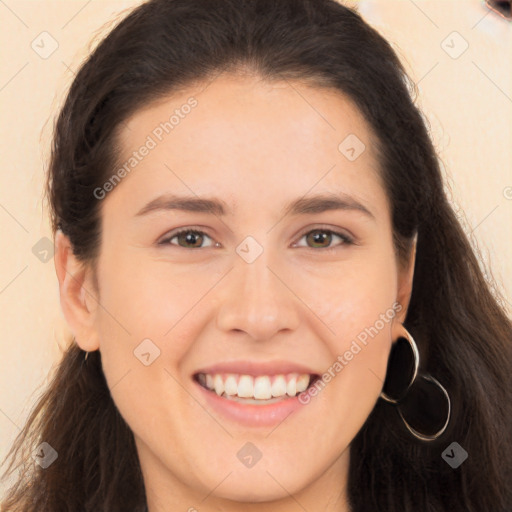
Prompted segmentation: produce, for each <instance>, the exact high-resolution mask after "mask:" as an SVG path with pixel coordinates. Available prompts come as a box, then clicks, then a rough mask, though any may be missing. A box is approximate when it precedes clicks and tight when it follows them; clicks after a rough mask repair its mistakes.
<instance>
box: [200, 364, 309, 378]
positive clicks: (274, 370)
mask: <svg viewBox="0 0 512 512" xmlns="http://www.w3.org/2000/svg"><path fill="white" fill-rule="evenodd" d="M198 373H207V374H210V375H214V374H216V373H234V374H239V375H253V376H258V375H280V374H287V373H298V374H300V375H302V374H306V373H307V374H310V375H318V372H315V371H314V370H312V369H311V368H309V367H308V366H306V365H303V364H300V363H293V362H291V361H259V362H258V361H248V360H243V361H242V360H241V361H229V362H228V361H224V362H219V363H216V364H212V365H210V366H204V367H203V368H200V369H199V370H196V371H195V372H194V375H197V374H198Z"/></svg>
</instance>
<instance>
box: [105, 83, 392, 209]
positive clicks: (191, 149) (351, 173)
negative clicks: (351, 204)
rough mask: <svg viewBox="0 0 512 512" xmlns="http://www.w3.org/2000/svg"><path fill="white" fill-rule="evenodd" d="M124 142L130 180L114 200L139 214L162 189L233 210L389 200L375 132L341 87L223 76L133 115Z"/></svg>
mask: <svg viewBox="0 0 512 512" xmlns="http://www.w3.org/2000/svg"><path fill="white" fill-rule="evenodd" d="M118 140H119V143H120V147H121V159H120V162H118V167H119V166H122V165H124V167H125V169H126V170H128V173H126V174H128V176H126V177H125V178H123V183H121V186H118V187H116V190H114V191H113V192H110V194H111V196H113V197H114V196H116V195H121V194H129V195H131V196H132V199H133V200H134V202H135V203H136V205H134V208H135V206H137V205H138V206H140V205H141V201H142V200H143V199H148V198H149V197H150V196H151V195H152V194H153V195H154V193H155V192H156V191H163V190H164V189H167V190H168V189H172V190H173V191H177V189H179V191H181V192H183V193H187V194H188V195H191V194H197V195H201V194H203V193H204V194H205V195H222V196H223V197H224V198H225V199H226V201H227V202H228V204H232V205H235V206H236V205H237V204H239V203H240V201H247V200H251V199H253V200H256V199H257V194H258V193H259V192H261V193H263V194H265V195H266V197H267V198H269V196H271V195H272V192H273V191H274V192H275V198H276V200H277V199H279V197H282V194H283V191H285V190H286V191H287V192H289V194H290V195H291V196H296V195H297V194H299V195H305V194H307V193H308V191H309V190H311V191H314V192H323V191H331V192H337V191H338V190H339V189H341V190H342V191H345V192H352V193H353V194H355V195H359V197H364V196H365V195H367V196H368V198H370V200H371V201H372V202H374V201H375V199H376V198H375V197H374V196H375V193H377V192H380V193H381V195H382V193H383V190H382V187H381V186H380V185H381V183H380V172H379V169H378V161H377V156H376V153H375V149H374V143H373V141H374V140H375V139H374V135H373V133H372V131H371V128H370V126H369V125H368V124H367V122H366V121H365V119H364V118H363V116H362V115H361V113H360V112H359V111H358V109H357V108H356V107H355V105H354V104H353V103H352V102H351V101H350V100H349V99H348V98H347V97H346V96H345V95H343V94H342V93H340V92H339V91H337V90H334V89H327V88H320V87H315V86H313V85H305V84H304V83H297V82H290V81H279V82H267V81H263V80H261V79H259V78H256V77H252V76H243V77H241V76H236V75H221V76H219V77H217V78H216V79H215V80H213V81H212V82H211V83H209V84H204V83H203V84H199V85H196V86H191V87H190V88H187V89H186V90H184V91H181V92H179V93H174V94H172V95H169V96H168V97H165V98H162V99H160V100H158V101H157V102H155V103H153V104H151V105H148V106H147V107H146V108H143V109H140V110H139V111H137V112H135V114H133V115H132V116H131V117H130V118H129V119H128V120H127V121H126V122H125V123H124V124H123V127H122V129H121V131H120V133H119V138H118ZM144 146H146V147H148V148H150V149H149V150H144V151H143V152H144V154H145V155H144V156H143V157H140V154H139V155H137V156H134V155H135V154H136V153H141V151H140V150H141V149H143V147H144ZM135 160H136V161H135ZM130 161H131V163H130ZM127 164H128V165H127ZM121 189H123V191H124V192H121ZM313 189H314V190H313ZM139 198H140V200H139ZM283 199H284V198H283ZM377 199H378V198H377ZM382 199H384V198H382V197H381V200H382Z"/></svg>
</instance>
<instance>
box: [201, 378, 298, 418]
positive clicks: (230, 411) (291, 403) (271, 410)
mask: <svg viewBox="0 0 512 512" xmlns="http://www.w3.org/2000/svg"><path fill="white" fill-rule="evenodd" d="M195 385H196V386H198V387H199V390H200V391H201V393H202V394H203V396H204V397H205V399H206V400H207V402H208V404H209V405H210V407H211V408H212V409H214V410H215V411H217V412H219V413H220V414H221V415H222V416H224V417H226V418H228V419H230V420H231V421H235V422H237V423H240V424H243V425H246V426H249V427H269V426H274V425H277V424H279V423H282V422H283V421H284V420H285V419H286V418H287V417H288V416H290V415H291V414H292V413H294V412H295V411H297V409H300V408H301V407H304V405H303V404H301V403H300V402H299V399H298V395H297V396H294V397H289V398H285V399H283V400H282V401H280V402H274V403H272V404H267V405H254V404H243V403H241V402H235V401H234V400H228V399H227V398H222V397H221V396H219V395H217V393H215V392H214V391H209V390H208V389H206V388H204V387H203V386H201V384H199V383H197V382H195Z"/></svg>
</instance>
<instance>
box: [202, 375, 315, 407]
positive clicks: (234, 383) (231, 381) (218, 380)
mask: <svg viewBox="0 0 512 512" xmlns="http://www.w3.org/2000/svg"><path fill="white" fill-rule="evenodd" d="M318 378H319V375H317V374H307V373H304V374H298V373H288V374H279V375H258V376H252V375H245V374H236V373H216V374H207V373H196V374H195V375H194V380H195V381H196V382H197V383H198V384H199V385H200V386H202V387H203V388H204V389H207V390H208V391H210V392H212V393H215V394H216V395H217V396H220V397H221V398H225V399H227V400H232V401H235V402H240V403H244V404H251V405H254V404H256V405H267V404H272V403H275V402H281V401H283V400H287V399H290V398H294V397H296V396H297V395H299V394H300V393H302V392H303V391H306V390H307V389H308V388H310V387H311V386H312V385H313V384H314V383H315V382H316V381H317V380H318Z"/></svg>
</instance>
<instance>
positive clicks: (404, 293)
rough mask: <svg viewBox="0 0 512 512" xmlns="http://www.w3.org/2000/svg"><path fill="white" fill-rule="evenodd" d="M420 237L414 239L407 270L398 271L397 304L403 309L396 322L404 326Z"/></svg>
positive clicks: (397, 315)
mask: <svg viewBox="0 0 512 512" xmlns="http://www.w3.org/2000/svg"><path fill="white" fill-rule="evenodd" d="M417 240H418V235H417V234H416V236H415V237H414V240H413V243H412V246H411V256H410V258H409V262H408V264H407V267H406V268H403V267H401V268H400V269H399V271H398V291H397V299H396V300H397V302H398V303H400V305H401V306H402V308H401V309H400V311H399V312H398V313H397V314H396V316H395V318H396V321H397V322H399V323H401V324H403V323H404V321H405V317H406V316H407V311H408V309H409V302H410V300H411V294H412V282H413V277H414V264H415V262H416V242H417Z"/></svg>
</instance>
